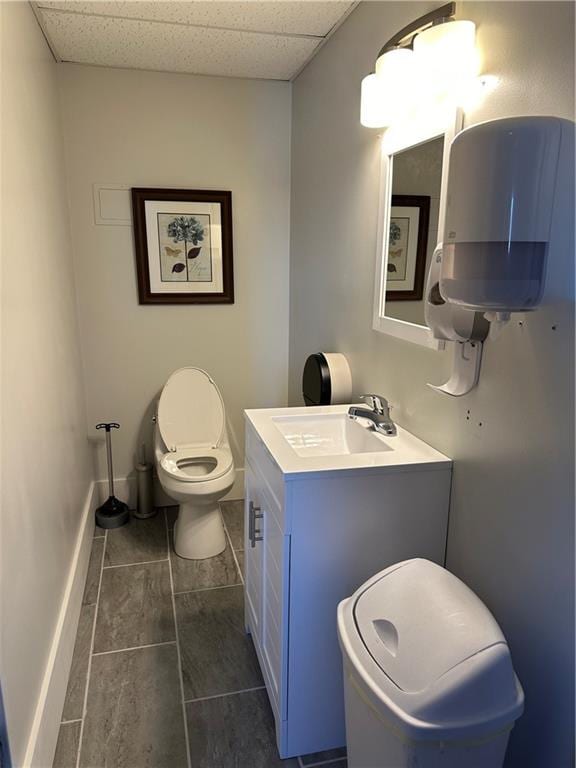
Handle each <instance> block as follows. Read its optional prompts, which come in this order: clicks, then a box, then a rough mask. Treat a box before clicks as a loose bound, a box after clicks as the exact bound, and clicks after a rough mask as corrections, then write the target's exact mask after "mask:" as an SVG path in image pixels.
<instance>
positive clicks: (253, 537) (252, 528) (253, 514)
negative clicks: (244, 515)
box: [248, 501, 264, 549]
mask: <svg viewBox="0 0 576 768" xmlns="http://www.w3.org/2000/svg"><path fill="white" fill-rule="evenodd" d="M263 517H264V515H263V514H262V511H261V508H260V507H256V506H255V505H254V502H253V501H251V502H250V503H249V505H248V538H249V539H250V546H251V547H252V549H254V547H255V546H256V542H257V541H262V540H263V536H262V531H259V530H257V529H256V520H261V519H262V518H263Z"/></svg>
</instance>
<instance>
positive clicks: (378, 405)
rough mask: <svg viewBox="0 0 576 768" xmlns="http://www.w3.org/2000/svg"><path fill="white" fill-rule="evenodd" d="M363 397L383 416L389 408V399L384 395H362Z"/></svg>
mask: <svg viewBox="0 0 576 768" xmlns="http://www.w3.org/2000/svg"><path fill="white" fill-rule="evenodd" d="M360 397H361V399H362V400H364V402H365V403H367V405H369V406H370V407H371V408H372V410H373V411H374V412H375V413H379V414H380V415H381V416H382V415H384V413H385V412H386V411H388V410H389V408H390V406H389V405H388V400H386V398H385V397H383V396H382V395H372V394H371V395H360Z"/></svg>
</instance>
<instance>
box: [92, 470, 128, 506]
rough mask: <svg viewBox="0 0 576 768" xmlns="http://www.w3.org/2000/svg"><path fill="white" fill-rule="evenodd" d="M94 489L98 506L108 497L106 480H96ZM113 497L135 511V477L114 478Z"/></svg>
mask: <svg viewBox="0 0 576 768" xmlns="http://www.w3.org/2000/svg"><path fill="white" fill-rule="evenodd" d="M96 488H97V491H98V504H97V506H99V505H100V504H104V502H105V501H106V499H107V498H108V496H109V495H110V488H109V487H108V480H96ZM114 495H115V496H116V498H117V499H120V501H123V502H124V503H125V504H128V506H129V507H130V509H136V478H135V477H115V478H114Z"/></svg>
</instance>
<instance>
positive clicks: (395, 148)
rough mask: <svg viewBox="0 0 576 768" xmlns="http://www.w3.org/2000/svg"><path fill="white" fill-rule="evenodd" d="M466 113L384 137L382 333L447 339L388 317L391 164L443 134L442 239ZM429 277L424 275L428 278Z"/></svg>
mask: <svg viewBox="0 0 576 768" xmlns="http://www.w3.org/2000/svg"><path fill="white" fill-rule="evenodd" d="M462 126H463V113H462V110H461V109H457V110H454V112H453V113H452V114H451V116H450V119H446V115H445V114H444V115H443V116H442V115H439V116H438V117H437V118H436V119H435V120H432V121H430V120H429V121H427V124H425V125H422V123H421V122H420V121H418V120H415V121H414V124H413V125H409V126H406V125H404V126H399V127H397V128H396V127H393V128H388V130H387V131H386V133H385V134H384V135H383V137H382V161H381V166H380V192H379V204H378V235H377V238H378V239H377V249H378V251H377V255H376V274H375V280H374V310H373V316H372V328H373V329H374V330H375V331H380V333H386V334H388V335H389V336H395V337H396V338H397V339H404V341H411V342H412V343H413V344H420V345H421V346H424V347H430V348H432V349H444V347H445V342H443V341H439V340H438V339H435V338H434V337H433V336H432V331H431V330H430V329H429V328H427V327H426V326H425V325H418V324H416V323H410V322H408V321H407V320H398V319H396V318H394V317H386V315H385V312H386V275H387V272H388V232H389V231H390V208H391V200H392V166H393V162H392V161H391V158H392V156H393V155H395V154H397V153H398V152H403V151H404V150H406V149H410V147H414V146H417V145H418V144H423V143H424V142H426V141H430V140H431V139H436V138H438V137H439V136H442V135H444V153H443V157H442V180H441V185H440V206H439V207H440V211H439V216H438V237H439V242H442V239H443V236H444V216H445V213H446V185H447V182H448V161H449V156H450V145H451V144H452V140H453V139H454V137H455V136H456V134H457V133H459V132H460V131H461V130H462ZM426 278H427V276H426V277H425V280H426Z"/></svg>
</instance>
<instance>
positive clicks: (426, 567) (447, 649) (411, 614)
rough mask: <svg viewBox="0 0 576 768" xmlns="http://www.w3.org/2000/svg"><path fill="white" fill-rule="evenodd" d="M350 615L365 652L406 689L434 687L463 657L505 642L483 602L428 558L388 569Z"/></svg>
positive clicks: (363, 595) (401, 688) (468, 656)
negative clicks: (352, 617) (353, 618)
mask: <svg viewBox="0 0 576 768" xmlns="http://www.w3.org/2000/svg"><path fill="white" fill-rule="evenodd" d="M354 615H355V618H356V623H357V626H358V630H359V632H360V635H361V637H362V640H363V642H364V645H365V646H366V648H367V650H368V652H369V653H370V655H371V656H372V658H373V659H374V661H375V662H376V663H377V664H378V666H379V667H380V668H381V669H382V670H383V671H384V672H385V673H386V675H387V676H388V677H389V678H390V679H391V680H393V681H394V683H395V684H396V685H397V686H398V688H399V689H400V690H402V691H405V692H410V693H415V692H416V691H422V690H424V689H426V688H428V687H429V686H431V685H433V684H434V683H435V682H436V681H437V680H438V679H439V678H440V677H442V675H444V674H445V673H446V672H448V671H449V670H450V669H453V668H454V667H456V666H457V665H458V664H460V663H461V662H462V661H464V660H465V659H470V658H471V657H477V655H478V654H480V653H481V652H482V651H484V650H485V649H487V648H491V647H493V646H495V645H498V644H502V645H503V646H504V647H505V648H506V650H507V646H506V640H505V638H504V635H503V634H502V631H501V629H500V627H499V626H498V624H497V623H496V621H495V619H494V617H493V616H492V614H491V613H490V611H489V610H488V609H487V608H486V606H485V605H484V604H483V603H482V601H481V600H480V599H479V598H478V597H477V596H476V595H475V594H474V592H472V590H471V589H469V588H468V587H467V586H466V585H465V584H463V583H462V582H461V581H460V580H459V579H457V578H456V577H455V576H453V575H452V574H451V573H449V572H448V571H446V570H445V569H444V568H441V567H440V566H438V565H436V564H435V563H431V562H430V561H428V560H419V559H417V560H411V561H407V562H405V563H403V564H401V565H400V567H396V568H394V567H392V568H390V569H388V570H386V571H384V572H383V573H382V574H381V578H379V579H375V581H374V582H373V583H372V584H371V585H370V586H369V587H368V589H366V590H365V591H364V592H362V594H361V595H360V596H359V598H358V599H357V601H356V605H355V607H354Z"/></svg>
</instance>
